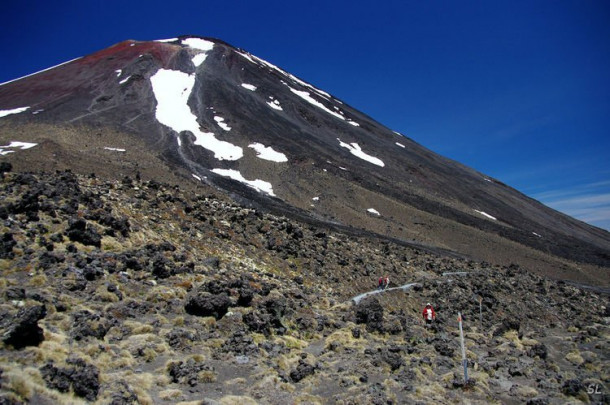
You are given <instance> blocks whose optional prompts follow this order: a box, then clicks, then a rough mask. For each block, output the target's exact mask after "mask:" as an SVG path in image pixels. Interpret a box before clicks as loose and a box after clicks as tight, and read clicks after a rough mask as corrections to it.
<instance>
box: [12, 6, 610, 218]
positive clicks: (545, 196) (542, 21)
mask: <svg viewBox="0 0 610 405" xmlns="http://www.w3.org/2000/svg"><path fill="white" fill-rule="evenodd" d="M182 34H196V35H202V36H212V37H217V38H220V39H223V40H225V41H226V42H229V43H231V44H232V45H235V46H237V47H240V48H243V49H245V50H247V51H249V52H251V53H253V54H255V55H257V56H259V57H261V58H263V59H266V60H268V61H269V62H271V63H274V64H276V65H278V66H280V67H282V68H283V69H285V70H287V71H289V72H290V73H293V74H295V75H297V76H299V77H301V78H302V79H304V80H306V81H308V82H310V83H312V84H314V85H316V86H317V87H319V88H321V89H323V90H326V91H328V92H330V93H332V94H333V95H334V96H336V97H338V98H340V99H342V100H343V101H344V102H347V103H348V104H350V105H352V106H353V107H355V108H357V109H359V110H361V111H363V112H365V113H366V114H368V115H370V116H371V117H373V118H374V119H376V120H377V121H379V122H381V123H382V124H384V125H386V126H388V127H390V128H391V129H393V130H395V131H398V132H400V133H403V134H405V135H407V136H409V137H410V138H412V139H414V140H415V141H417V142H419V143H420V144H422V145H424V146H426V147H428V148H430V149H432V150H434V151H435V152H438V153H440V154H442V155H444V156H447V157H450V158H452V159H455V160H457V161H459V162H461V163H464V164H466V165H468V166H470V167H473V168H475V169H477V170H479V171H481V172H483V173H485V174H487V175H490V176H492V177H495V178H497V179H499V180H501V181H503V182H504V183H507V184H508V185H510V186H512V187H514V188H516V189H518V190H520V191H522V192H524V193H525V194H527V195H529V196H531V197H533V198H536V199H538V200H540V201H542V202H544V203H545V204H547V205H549V206H551V207H553V208H556V209H559V210H561V211H563V212H566V213H568V214H569V215H572V216H574V217H576V218H578V219H581V220H583V221H586V222H589V223H591V224H594V225H597V226H599V227H602V228H605V229H608V230H610V1H607V0H598V1H595V0H573V1H561V0H553V1H550V0H549V1H536V0H527V1H520V0H510V1H498V0H490V1H487V0H486V1H471V0H469V1H462V0H459V1H458V0H456V1H441V0H431V1H426V0H417V1H408V0H402V1H385V0H381V1H379V0H378V1H375V2H369V1H364V2H354V1H353V0H352V1H343V0H341V1H332V0H331V1H328V0H326V1H308V2H291V1H289V0H284V1H271V0H266V1H252V0H244V1H231V0H214V1H208V0H198V1H195V0H191V1H180V0H173V1H163V2H161V1H120V2H119V1H114V0H97V1H87V0H81V1H62V0H58V1H31V0H21V1H11V2H8V4H5V5H3V7H2V24H1V25H0V55H2V63H0V82H5V81H7V80H11V79H14V78H17V77H20V76H23V75H26V74H29V73H33V72H35V71H38V70H41V69H44V68H47V67H49V66H52V65H55V64H58V63H62V62H65V61H67V60H70V59H73V58H76V57H79V56H83V55H86V54H89V53H92V52H95V51H97V50H100V49H103V48H106V47H108V46H110V45H112V44H114V43H117V42H120V41H123V40H125V39H136V40H151V39H162V38H171V37H175V36H178V35H182Z"/></svg>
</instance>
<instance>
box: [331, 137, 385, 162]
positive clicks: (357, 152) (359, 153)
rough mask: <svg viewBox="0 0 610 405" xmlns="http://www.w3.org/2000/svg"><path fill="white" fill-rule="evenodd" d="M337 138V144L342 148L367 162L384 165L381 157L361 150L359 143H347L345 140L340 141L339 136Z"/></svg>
mask: <svg viewBox="0 0 610 405" xmlns="http://www.w3.org/2000/svg"><path fill="white" fill-rule="evenodd" d="M337 140H338V141H339V145H341V146H342V147H343V148H346V149H348V150H349V151H350V153H351V154H352V155H354V156H356V157H359V158H360V159H362V160H366V161H367V162H369V163H372V164H374V165H377V166H381V167H384V166H385V163H383V161H382V160H381V159H378V158H376V157H374V156H371V155H368V154H366V153H364V152H363V151H362V149H361V148H360V145H358V144H357V143H356V142H352V143H351V144H347V143H345V142H341V139H339V138H337Z"/></svg>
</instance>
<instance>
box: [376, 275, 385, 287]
mask: <svg viewBox="0 0 610 405" xmlns="http://www.w3.org/2000/svg"><path fill="white" fill-rule="evenodd" d="M384 281H385V280H384V278H383V276H381V277H379V282H378V283H377V289H378V290H383V284H384Z"/></svg>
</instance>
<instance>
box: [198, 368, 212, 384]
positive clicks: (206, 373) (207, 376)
mask: <svg viewBox="0 0 610 405" xmlns="http://www.w3.org/2000/svg"><path fill="white" fill-rule="evenodd" d="M197 379H198V380H199V381H201V382H202V383H205V384H209V383H213V382H216V373H215V372H213V371H211V370H202V371H200V372H199V373H197Z"/></svg>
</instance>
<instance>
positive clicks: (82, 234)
mask: <svg viewBox="0 0 610 405" xmlns="http://www.w3.org/2000/svg"><path fill="white" fill-rule="evenodd" d="M66 235H68V238H70V240H71V241H73V242H80V243H82V244H83V245H90V246H96V247H98V248H99V247H101V246H102V237H101V236H100V234H99V233H98V232H97V230H96V229H95V228H94V227H93V226H91V225H89V224H87V221H85V220H84V219H82V218H78V219H71V220H70V222H69V226H68V230H67V231H66Z"/></svg>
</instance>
